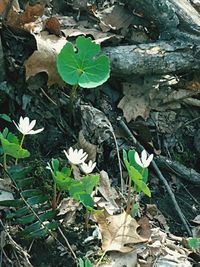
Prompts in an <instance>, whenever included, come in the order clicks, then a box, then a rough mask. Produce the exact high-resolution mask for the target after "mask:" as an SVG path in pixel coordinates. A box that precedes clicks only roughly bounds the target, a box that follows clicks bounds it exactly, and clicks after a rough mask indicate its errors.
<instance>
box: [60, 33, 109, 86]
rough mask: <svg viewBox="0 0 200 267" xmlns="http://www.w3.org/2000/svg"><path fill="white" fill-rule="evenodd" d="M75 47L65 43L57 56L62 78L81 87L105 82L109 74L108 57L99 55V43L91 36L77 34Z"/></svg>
mask: <svg viewBox="0 0 200 267" xmlns="http://www.w3.org/2000/svg"><path fill="white" fill-rule="evenodd" d="M76 49H77V52H75V51H74V47H73V45H72V44H71V43H66V44H65V46H64V47H63V48H62V50H61V52H60V53H59V55H58V58H57V68H58V72H59V74H60V76H61V77H62V79H63V80H64V81H65V82H66V83H68V84H71V85H76V84H78V85H79V86H81V87H83V88H93V87H97V86H99V85H101V84H103V83H104V82H106V81H107V80H108V78H109V76H110V67H109V58H108V57H107V56H106V55H99V53H100V45H98V44H95V43H94V42H92V39H91V38H85V37H83V36H79V37H78V38H77V39H76Z"/></svg>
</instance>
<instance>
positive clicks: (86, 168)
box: [80, 160, 96, 174]
mask: <svg viewBox="0 0 200 267" xmlns="http://www.w3.org/2000/svg"><path fill="white" fill-rule="evenodd" d="M80 167H81V170H82V171H83V172H84V173H85V174H89V173H91V172H92V171H93V169H94V168H95V167H96V162H94V163H93V162H92V160H90V161H89V162H88V163H82V164H81V165H80Z"/></svg>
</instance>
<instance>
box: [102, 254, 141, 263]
mask: <svg viewBox="0 0 200 267" xmlns="http://www.w3.org/2000/svg"><path fill="white" fill-rule="evenodd" d="M122 266H126V267H136V266H137V251H132V252H130V253H126V254H124V253H120V252H115V251H114V252H110V253H109V263H105V264H102V265H101V267H122ZM138 267H139V266H138Z"/></svg>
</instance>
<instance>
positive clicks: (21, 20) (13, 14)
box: [0, 0, 44, 29]
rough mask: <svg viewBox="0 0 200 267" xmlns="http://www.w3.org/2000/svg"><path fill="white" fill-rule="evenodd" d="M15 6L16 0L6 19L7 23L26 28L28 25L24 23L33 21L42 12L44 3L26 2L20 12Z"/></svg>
mask: <svg viewBox="0 0 200 267" xmlns="http://www.w3.org/2000/svg"><path fill="white" fill-rule="evenodd" d="M4 1H5V0H4ZM6 2H7V1H5V3H6ZM17 7H18V6H17V2H16V1H15V3H14V5H12V8H11V9H10V11H9V13H8V15H7V19H6V23H7V25H9V26H12V27H14V28H25V29H27V28H28V27H27V25H26V24H28V23H32V22H35V21H36V20H37V19H38V18H39V17H41V16H42V15H43V13H44V5H41V4H36V5H29V4H27V5H26V8H25V10H24V11H23V12H20V9H19V8H17ZM0 12H1V6H0ZM25 25H26V26H25Z"/></svg>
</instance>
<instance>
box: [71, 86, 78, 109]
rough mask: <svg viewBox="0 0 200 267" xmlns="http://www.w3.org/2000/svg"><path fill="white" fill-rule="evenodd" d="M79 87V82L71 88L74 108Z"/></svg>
mask: <svg viewBox="0 0 200 267" xmlns="http://www.w3.org/2000/svg"><path fill="white" fill-rule="evenodd" d="M77 88H78V84H75V85H73V86H72V88H71V92H70V105H71V107H72V109H73V105H74V102H75V100H76V95H77V94H76V90H77Z"/></svg>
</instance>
